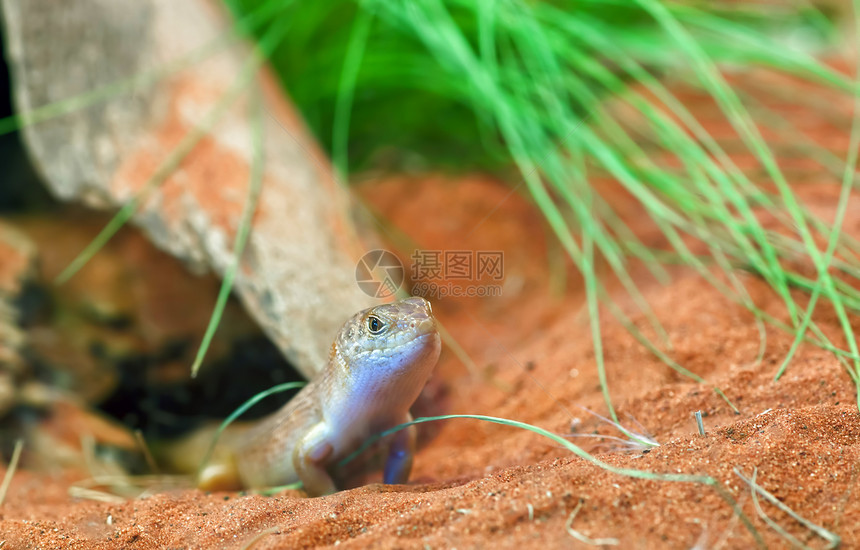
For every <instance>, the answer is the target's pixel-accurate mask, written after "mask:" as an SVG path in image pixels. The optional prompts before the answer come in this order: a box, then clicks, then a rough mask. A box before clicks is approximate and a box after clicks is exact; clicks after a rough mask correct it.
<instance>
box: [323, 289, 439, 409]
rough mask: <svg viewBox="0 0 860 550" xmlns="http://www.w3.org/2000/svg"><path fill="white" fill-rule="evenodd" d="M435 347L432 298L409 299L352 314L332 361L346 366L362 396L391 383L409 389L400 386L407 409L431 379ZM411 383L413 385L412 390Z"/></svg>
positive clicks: (436, 334)
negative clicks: (403, 392)
mask: <svg viewBox="0 0 860 550" xmlns="http://www.w3.org/2000/svg"><path fill="white" fill-rule="evenodd" d="M439 349H440V340H439V333H438V331H437V330H436V320H435V319H434V318H433V311H432V309H431V308H430V302H428V301H427V300H425V299H424V298H419V297H413V298H408V299H406V300H401V301H399V302H394V303H391V304H383V305H380V306H376V307H372V308H369V309H365V310H363V311H360V312H358V313H357V314H355V315H354V316H353V317H352V318H351V319H350V320H349V321H347V322H346V324H345V325H344V326H343V328H342V329H341V331H340V333H339V334H338V336H337V340H336V341H335V344H334V346H333V347H332V363H333V364H334V366H335V368H341V369H345V370H347V371H348V373H349V377H348V378H349V379H350V380H352V381H353V383H355V384H360V385H361V386H362V389H363V391H364V392H366V394H375V393H377V392H379V391H385V392H388V393H390V392H391V390H390V389H383V388H384V387H385V388H390V387H391V386H393V385H396V386H406V387H408V388H409V389H408V390H407V389H405V388H402V389H404V391H405V394H404V395H402V397H403V398H404V400H408V401H409V403H408V404H407V408H408V406H410V405H411V404H412V401H414V400H415V398H416V397H417V396H418V393H419V392H420V391H421V388H422V387H423V386H424V383H425V382H426V381H427V378H429V376H430V373H431V371H432V370H433V367H434V366H435V364H436V361H437V359H438V358H439ZM413 386H417V389H415V390H414V391H411V388H412V387H413ZM413 394H414V395H413ZM410 395H411V400H410Z"/></svg>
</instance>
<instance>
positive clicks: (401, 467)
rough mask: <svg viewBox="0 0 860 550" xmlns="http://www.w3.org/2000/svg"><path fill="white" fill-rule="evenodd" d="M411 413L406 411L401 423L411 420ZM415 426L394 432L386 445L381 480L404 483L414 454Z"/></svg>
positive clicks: (407, 479) (407, 478)
mask: <svg viewBox="0 0 860 550" xmlns="http://www.w3.org/2000/svg"><path fill="white" fill-rule="evenodd" d="M411 421H412V415H411V414H409V413H406V417H405V418H404V419H403V421H402V422H401V423H405V422H411ZM416 434H417V432H416V429H415V426H414V425H412V426H408V427H406V428H404V429H402V430H400V431H399V432H396V433H395V434H394V435H393V436H392V439H391V443H390V444H389V446H388V458H387V459H386V460H385V471H384V472H383V474H382V481H383V482H385V483H389V484H391V483H406V482H407V481H409V472H411V471H412V456H413V455H414V454H415V439H416Z"/></svg>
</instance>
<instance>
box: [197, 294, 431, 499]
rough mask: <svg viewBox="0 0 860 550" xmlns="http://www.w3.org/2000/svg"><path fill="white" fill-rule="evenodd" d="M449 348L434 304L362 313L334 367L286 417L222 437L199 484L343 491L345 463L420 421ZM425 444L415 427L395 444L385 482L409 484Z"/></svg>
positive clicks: (333, 354) (336, 347)
mask: <svg viewBox="0 0 860 550" xmlns="http://www.w3.org/2000/svg"><path fill="white" fill-rule="evenodd" d="M440 347H441V343H440V338H439V333H438V331H437V329H436V320H435V318H434V317H433V312H432V309H431V307H430V302H428V301H427V300H425V299H424V298H420V297H412V298H408V299H406V300H402V301H399V302H394V303H390V304H383V305H379V306H375V307H372V308H368V309H365V310H362V311H360V312H358V313H356V314H355V315H354V316H353V317H352V318H350V319H349V320H348V321H347V322H346V323H345V324H344V325H343V327H342V328H341V329H340V332H338V334H337V337H336V338H335V340H334V342H333V343H332V346H331V351H330V353H329V360H328V364H327V365H326V366H325V368H324V369H323V370H322V371H321V372H320V373H319V374H318V375H317V376H316V377H315V378H314V379H313V380H311V381H310V382H309V383H308V384H307V385H306V386H305V387H304V388H302V390H301V391H299V393H297V394H296V395H295V397H293V399H291V400H290V401H289V402H288V403H287V404H286V405H284V406H283V407H282V408H281V409H279V410H278V411H276V412H274V413H272V414H271V415H269V416H267V417H265V418H263V419H261V420H260V421H258V423H257V424H256V425H254V426H252V427H249V428H246V429H244V430H243V431H240V432H237V433H233V434H230V435H229V436H228V437H225V438H222V440H221V441H220V442H219V447H218V450H217V451H216V453H215V455H214V456H213V459H212V460H211V461H210V462H209V464H207V465H206V466H205V467H204V468H203V469H202V470H201V472H200V474H199V476H198V479H197V486H198V487H199V488H200V489H203V490H229V489H239V488H246V489H259V488H264V487H275V486H282V485H287V484H291V483H295V482H298V481H301V483H302V485H303V488H304V490H305V491H306V492H307V493H308V495H310V496H321V495H326V494H330V493H334V492H335V491H336V490H337V487H336V486H335V483H334V480H333V479H332V476H331V469H332V467H333V466H334V465H335V464H336V463H337V462H338V461H340V460H341V459H343V458H344V457H346V456H348V455H349V454H350V453H352V452H353V451H355V450H356V449H357V448H358V447H359V446H360V445H361V444H362V443H363V442H364V441H365V440H366V439H367V438H369V437H370V436H372V435H374V434H377V433H379V432H382V431H384V430H386V429H388V428H391V427H393V426H396V425H398V424H400V423H403V422H408V421H410V420H412V417H411V415H410V414H409V408H410V407H411V406H412V404H413V403H414V402H415V399H417V397H418V394H419V393H421V390H422V388H423V387H424V385H425V383H426V382H427V379H428V378H429V377H430V374H431V372H432V370H433V367H434V366H435V365H436V361H437V360H438V358H439V352H440ZM225 435H226V434H225ZM415 437H416V431H415V426H414V425H413V426H409V427H407V428H405V429H403V430H400V431H398V432H396V433H395V434H393V435H392V436H391V438H392V439H391V441H390V443H389V446H388V455H387V457H386V461H385V467H384V470H383V482H384V483H388V484H392V483H405V482H406V481H408V479H409V473H410V471H411V469H412V457H413V454H414V450H415Z"/></svg>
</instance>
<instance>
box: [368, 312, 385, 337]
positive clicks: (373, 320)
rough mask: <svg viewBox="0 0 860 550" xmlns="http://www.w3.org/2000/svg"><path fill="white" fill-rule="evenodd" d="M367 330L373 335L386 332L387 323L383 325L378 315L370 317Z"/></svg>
mask: <svg viewBox="0 0 860 550" xmlns="http://www.w3.org/2000/svg"><path fill="white" fill-rule="evenodd" d="M367 330H369V331H370V333H371V334H379V333H380V332H382V331H383V330H385V323H383V322H382V320H381V319H380V318H379V317H377V316H376V315H369V316H368V317H367Z"/></svg>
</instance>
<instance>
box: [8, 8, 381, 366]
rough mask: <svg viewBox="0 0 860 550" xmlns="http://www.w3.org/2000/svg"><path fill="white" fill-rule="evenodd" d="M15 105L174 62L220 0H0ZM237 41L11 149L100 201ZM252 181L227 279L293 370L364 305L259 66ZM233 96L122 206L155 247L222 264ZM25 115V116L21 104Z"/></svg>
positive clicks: (245, 139)
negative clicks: (257, 185)
mask: <svg viewBox="0 0 860 550" xmlns="http://www.w3.org/2000/svg"><path fill="white" fill-rule="evenodd" d="M0 6H2V8H3V17H2V20H3V22H4V24H5V37H6V39H7V42H8V52H7V54H8V55H7V57H8V60H9V64H10V68H11V72H12V77H13V85H14V92H15V96H16V103H17V107H18V110H19V112H21V113H22V114H23V116H24V120H31V121H35V120H36V118H37V117H36V116H35V115H33V114H32V113H33V112H34V110H36V109H38V108H40V107H43V106H46V105H51V104H55V103H56V102H59V101H62V100H67V99H69V98H81V97H82V94H87V93H91V92H93V91H95V90H99V89H102V87H104V86H108V85H111V84H115V83H117V82H120V81H123V80H124V79H128V78H132V77H140V76H141V75H146V74H151V73H152V72H153V71H160V70H164V68H165V67H168V66H171V64H174V65H176V64H177V63H179V64H183V63H181V62H180V61H181V60H183V59H187V57H188V56H189V55H191V54H192V53H194V52H199V51H200V49H201V48H202V47H204V46H206V45H207V44H209V45H211V44H214V43H215V42H216V41H218V40H222V41H223V39H224V38H225V34H226V33H227V32H229V25H228V23H227V18H226V17H225V14H224V13H223V8H222V7H221V6H220V3H217V2H212V1H207V0H183V1H182V2H174V1H168V0H79V1H77V2H73V3H68V4H64V5H63V7H62V9H58V8H57V4H56V2H54V1H53V0H2V1H0ZM248 55H249V49H248V48H247V47H245V46H244V45H242V44H241V43H239V44H237V43H235V42H234V43H232V45H231V46H229V47H227V46H224V47H222V48H220V49H218V50H217V53H215V54H212V55H210V56H208V57H205V58H202V57H201V58H200V59H196V60H195V61H193V62H190V63H184V67H183V68H182V69H181V70H179V71H176V72H173V73H170V74H169V75H167V76H165V77H164V78H157V79H154V83H152V82H151V83H149V84H148V85H144V84H141V83H140V82H138V85H135V86H131V87H128V88H126V89H125V90H124V91H114V92H111V93H109V94H108V95H107V98H106V99H105V100H104V101H100V102H94V103H92V104H88V105H86V106H74V107H72V108H70V109H69V112H68V113H67V114H64V115H62V116H56V117H54V118H49V119H47V120H44V121H41V122H38V123H34V124H30V125H27V126H26V127H25V128H24V129H23V137H24V140H25V143H26V146H27V148H28V150H29V153H30V155H31V156H32V158H33V160H34V163H35V164H36V166H37V167H38V169H39V171H40V172H41V173H42V174H43V175H44V177H45V179H46V181H47V184H48V186H49V187H50V189H51V190H52V191H53V193H54V194H55V195H56V196H58V197H60V198H61V199H63V200H67V201H79V202H83V203H85V204H87V205H89V206H92V207H96V208H103V209H114V208H117V207H118V206H120V205H122V204H125V203H127V202H128V201H129V200H131V199H132V198H133V197H135V196H136V194H137V193H138V192H139V191H140V190H141V189H142V188H144V187H145V186H146V183H147V181H148V180H149V179H150V178H151V177H152V176H153V174H155V173H156V172H158V170H159V167H160V166H162V165H163V164H164V163H165V160H166V159H168V158H169V156H170V154H171V152H173V151H175V150H176V148H177V146H178V144H179V143H180V142H181V140H182V139H183V138H184V137H185V136H186V135H187V133H188V132H190V131H192V130H193V129H194V128H196V127H198V126H199V125H201V124H202V121H203V120H204V119H205V118H206V116H207V113H209V112H210V110H212V109H213V108H214V107H215V105H216V104H217V103H218V102H219V100H220V99H221V98H223V97H225V94H227V92H228V90H230V89H231V87H233V86H234V85H235V84H236V83H237V81H238V80H240V75H241V74H242V72H243V63H245V62H246V60H247V59H248V58H249V57H248ZM248 88H249V90H250V89H251V88H255V89H259V90H261V91H262V95H263V98H264V105H265V110H266V115H265V116H264V130H263V133H264V136H263V140H264V147H263V150H264V151H263V152H264V158H265V166H264V172H263V189H262V193H261V196H260V199H259V203H258V206H257V209H256V213H255V216H254V221H253V230H252V232H251V236H250V238H249V240H248V243H247V246H246V249H245V253H244V255H243V258H242V262H241V266H240V269H239V272H238V275H237V278H236V282H235V290H236V292H237V293H238V295H239V296H240V297H241V299H242V301H243V303H244V304H245V307H246V308H247V309H248V310H249V311H250V313H251V314H252V316H253V317H255V319H256V320H257V321H258V322H259V323H260V324H261V325H262V327H263V328H264V330H265V331H266V332H267V334H268V335H269V337H270V338H272V339H273V341H274V342H275V343H276V344H277V345H278V346H279V348H280V349H281V350H282V351H283V353H284V354H285V355H286V356H287V358H288V359H289V360H290V361H291V362H292V363H293V364H294V365H296V367H297V368H298V369H299V370H300V371H301V372H302V373H303V374H305V375H306V376H311V375H313V374H314V373H315V372H316V371H318V370H319V369H320V368H321V367H322V365H324V363H325V361H326V358H327V352H328V348H329V346H330V345H331V340H332V337H333V335H334V334H335V333H336V331H337V329H338V328H339V326H340V324H341V323H342V322H343V321H344V319H346V318H348V317H349V316H350V315H351V314H352V313H354V312H355V311H357V310H359V309H361V308H364V307H367V306H368V305H370V302H371V300H370V298H369V297H367V296H365V295H364V294H363V293H362V292H361V291H360V290H359V289H358V287H357V285H356V282H355V279H354V269H355V261H356V259H357V258H358V257H359V256H360V253H361V247H360V244H359V241H358V238H357V229H356V228H355V227H354V225H353V224H352V222H351V221H350V217H349V216H348V214H347V213H348V204H347V202H348V201H347V197H346V192H345V190H344V188H342V187H341V186H339V185H337V183H336V182H335V181H334V178H333V177H332V176H331V171H330V169H329V165H328V162H327V161H326V160H324V159H323V158H322V157H323V155H321V154H320V152H319V151H318V149H317V146H316V145H315V144H314V143H313V140H312V139H311V138H310V137H309V135H308V132H307V130H306V129H305V127H304V126H303V124H302V123H301V121H300V120H299V118H298V117H297V115H296V113H295V112H294V110H293V109H292V107H291V106H290V105H289V104H288V102H287V101H286V100H285V99H284V95H283V93H282V92H281V91H280V90H279V89H278V87H277V85H276V83H275V80H274V78H273V77H272V75H271V74H270V73H268V72H267V71H265V70H263V71H262V72H261V74H260V75H259V76H258V78H257V79H256V80H254V81H253V82H252V83H251V84H250V85H249V86H248ZM248 95H249V94H248V93H245V94H244V95H243V96H242V97H241V98H240V99H239V100H238V101H237V103H236V104H235V105H233V106H232V107H231V108H230V109H229V110H228V111H227V113H226V115H225V116H224V117H223V119H222V120H220V122H219V123H218V124H217V125H215V126H214V129H213V130H212V131H211V132H210V133H209V134H208V135H207V136H206V137H204V138H202V139H201V141H200V142H199V143H198V144H197V145H196V146H195V147H194V148H193V150H191V152H190V153H189V154H188V155H187V156H186V157H185V158H184V160H182V161H181V163H180V164H179V166H178V168H177V169H176V170H173V171H171V172H170V175H169V176H167V177H166V180H165V181H164V183H163V184H162V185H161V186H160V187H158V188H157V189H156V190H155V191H154V192H153V193H152V194H151V195H149V196H148V199H147V200H145V201H144V202H143V206H142V207H141V208H140V209H139V210H138V211H137V213H136V215H135V217H134V220H133V221H134V223H135V224H137V225H139V226H140V227H141V228H142V229H143V230H144V232H145V233H146V234H147V235H148V237H149V238H150V239H151V240H152V241H153V242H155V243H156V245H157V246H159V247H161V248H163V249H164V250H167V251H169V252H170V253H171V254H173V255H175V256H177V257H179V258H181V259H183V260H184V261H185V262H186V263H187V264H189V265H191V266H194V267H196V268H198V269H211V270H214V271H215V272H216V273H218V274H223V273H224V272H225V270H226V269H227V268H228V266H229V265H230V263H231V262H232V260H233V256H234V255H233V252H232V247H233V240H234V237H235V235H236V231H237V228H238V225H239V221H240V217H241V212H242V209H243V205H244V202H245V200H246V197H247V195H248V188H249V179H250V173H251V166H252V157H253V150H254V148H253V146H252V133H253V132H252V125H251V123H250V119H251V117H250V116H249V105H248V103H249V101H248V99H247V96H248ZM28 113H29V114H28Z"/></svg>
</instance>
